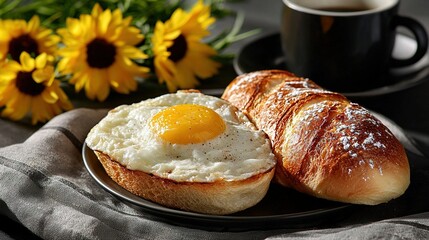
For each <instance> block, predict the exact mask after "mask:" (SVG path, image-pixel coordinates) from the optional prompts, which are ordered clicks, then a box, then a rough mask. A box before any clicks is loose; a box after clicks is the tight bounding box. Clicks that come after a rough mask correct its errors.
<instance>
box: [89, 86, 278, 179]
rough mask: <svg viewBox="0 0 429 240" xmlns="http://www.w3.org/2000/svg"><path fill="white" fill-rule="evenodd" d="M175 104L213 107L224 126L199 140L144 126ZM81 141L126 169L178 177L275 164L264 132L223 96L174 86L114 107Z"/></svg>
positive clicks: (215, 175) (244, 174)
mask: <svg viewBox="0 0 429 240" xmlns="http://www.w3.org/2000/svg"><path fill="white" fill-rule="evenodd" d="M178 104H198V105H202V106H206V107H208V108H211V109H213V110H214V111H215V112H216V113H218V114H219V115H220V116H221V117H222V118H223V120H224V121H225V124H226V129H225V131H224V132H223V133H222V134H220V135H218V136H217V137H215V138H213V139H210V140H208V141H206V142H203V143H196V144H172V143H168V142H165V141H163V140H162V139H161V138H160V137H159V136H157V135H156V134H154V133H153V131H152V130H151V129H150V127H149V121H150V120H151V118H152V117H153V116H154V115H155V114H157V113H158V112H159V111H161V110H163V109H165V108H167V107H171V106H174V105H178ZM86 143H87V145H88V147H90V148H91V149H93V150H98V151H101V152H103V153H105V154H107V155H109V156H110V157H111V158H113V159H115V160H116V161H118V162H119V163H121V164H122V165H123V166H126V167H127V168H128V169H131V170H140V171H143V172H146V173H151V174H154V175H156V176H160V177H163V178H168V179H171V180H175V181H180V182H213V181H216V180H226V181H234V180H240V179H246V178H248V177H251V176H253V175H256V174H258V173H262V172H265V171H267V170H269V169H271V168H273V166H274V165H275V159H274V155H273V153H272V151H271V147H270V143H269V140H268V139H267V137H266V135H265V133H263V132H262V131H260V130H257V129H256V127H255V126H254V125H253V124H252V123H251V122H250V121H249V120H248V118H247V117H246V116H245V115H244V114H243V113H241V112H240V111H238V110H237V108H235V107H233V106H232V105H231V104H230V103H228V102H227V101H225V100H222V99H219V98H216V97H212V96H207V95H203V94H201V93H189V92H180V91H179V92H178V93H175V94H166V95H162V96H160V97H157V98H154V99H148V100H145V101H142V102H140V103H136V104H132V105H123V106H119V107H117V108H115V109H114V110H112V111H110V112H109V114H108V115H107V116H106V117H105V118H104V119H102V120H101V121H100V122H99V123H98V124H97V125H96V126H95V127H94V128H92V129H91V131H90V133H89V134H88V137H87V139H86Z"/></svg>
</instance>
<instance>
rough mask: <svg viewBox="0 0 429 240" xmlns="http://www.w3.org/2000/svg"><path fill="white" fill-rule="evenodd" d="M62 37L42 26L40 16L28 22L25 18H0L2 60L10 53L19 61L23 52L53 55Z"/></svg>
mask: <svg viewBox="0 0 429 240" xmlns="http://www.w3.org/2000/svg"><path fill="white" fill-rule="evenodd" d="M59 40H60V38H59V37H58V36H56V35H54V34H52V30H50V29H46V28H43V27H41V26H40V20H39V17H38V16H34V17H32V18H31V19H30V21H29V22H28V23H27V22H26V21H25V20H11V19H6V20H0V60H5V59H6V58H7V57H8V55H10V57H11V58H12V59H13V60H15V61H19V56H20V55H21V53H22V52H24V51H25V52H28V53H30V54H32V55H34V56H37V55H39V54H41V53H47V54H49V55H53V54H54V53H55V51H56V49H57V44H58V42H59Z"/></svg>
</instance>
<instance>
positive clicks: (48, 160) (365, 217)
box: [0, 109, 429, 239]
mask: <svg viewBox="0 0 429 240" xmlns="http://www.w3.org/2000/svg"><path fill="white" fill-rule="evenodd" d="M105 114H106V110H91V109H76V110H73V111H69V112H66V113H64V114H62V115H59V116H57V117H55V118H54V119H52V120H51V121H50V122H48V123H47V124H46V125H45V126H43V127H41V128H40V129H39V130H37V131H36V132H35V133H34V134H32V135H31V136H29V137H28V138H27V139H26V140H25V141H24V142H23V143H19V144H14V145H10V146H7V147H3V148H0V213H1V214H2V215H6V216H8V217H9V218H11V219H14V220H15V221H17V222H19V223H21V224H23V225H24V226H25V227H27V228H28V229H29V230H30V231H32V232H33V233H35V234H36V235H37V236H40V237H41V238H44V239H265V238H267V239H287V238H294V239H296V238H298V239H301V238H303V239H307V238H321V239H372V238H380V237H382V238H384V237H386V238H389V239H394V238H412V239H415V238H416V239H417V238H427V237H428V236H429V212H427V211H429V207H428V204H429V203H428V202H429V201H428V200H429V197H427V196H428V195H429V189H428V187H423V186H424V185H426V183H424V182H425V181H426V182H429V169H428V168H420V170H421V171H420V172H417V176H415V177H416V178H418V179H417V180H419V181H423V183H422V184H420V185H415V186H411V190H410V191H412V192H413V193H414V195H418V196H416V197H409V198H405V199H404V200H401V201H400V202H399V203H398V205H397V206H396V205H394V206H384V205H382V206H379V207H376V208H373V207H364V208H362V209H361V210H359V211H355V212H354V213H351V214H352V215H350V216H348V217H346V218H345V219H344V220H341V221H340V222H338V223H337V224H335V226H333V225H330V226H321V227H319V228H317V229H316V228H315V229H275V230H266V231H259V230H255V231H247V232H216V231H205V230H199V229H193V228H186V227H181V226H176V225H174V224H169V223H165V222H162V221H157V220H154V218H153V217H152V216H150V215H149V214H148V213H145V212H144V211H143V210H139V209H136V208H132V207H130V206H129V205H127V204H125V203H123V202H121V201H120V200H118V199H116V198H115V197H113V196H112V195H110V194H109V193H107V192H106V191H104V190H103V189H102V188H101V187H100V186H99V185H98V184H97V183H96V182H95V180H93V179H92V178H91V177H90V175H89V174H88V172H87V171H86V169H85V167H84V164H83V161H82V155H81V150H82V144H83V142H84V140H85V137H86V135H87V133H88V131H89V130H90V129H91V128H92V127H93V126H94V125H95V124H96V123H97V122H98V121H99V120H100V119H101V118H102V117H104V116H105ZM25 133H27V132H25ZM398 206H403V207H398ZM404 206H405V207H404ZM410 209H413V210H412V211H411V210H410ZM423 210H425V211H423ZM392 211H393V212H392ZM395 211H396V212H395ZM380 212H382V213H383V212H384V213H383V214H379V213H380ZM386 212H387V213H386ZM407 213H409V214H407ZM411 214H414V215H411ZM391 216H403V217H402V218H391ZM286 227H287V226H286ZM0 236H1V235H0Z"/></svg>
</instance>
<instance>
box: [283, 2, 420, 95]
mask: <svg viewBox="0 0 429 240" xmlns="http://www.w3.org/2000/svg"><path fill="white" fill-rule="evenodd" d="M283 2H284V9H283V15H282V23H281V38H282V40H281V41H282V48H283V51H284V54H285V63H286V67H287V70H289V71H291V72H293V73H295V74H296V75H299V76H302V77H308V78H310V79H312V80H314V81H315V82H316V83H318V84H319V85H321V86H322V87H324V88H326V89H329V90H332V91H338V92H356V91H363V90H368V89H373V88H376V87H380V86H383V85H387V84H389V77H388V70H389V69H392V68H397V67H405V66H410V65H412V64H414V63H416V62H418V61H419V60H420V59H421V58H422V57H423V56H424V55H425V54H426V52H427V48H428V37H427V33H426V30H425V29H424V27H423V26H422V25H421V24H420V23H419V22H417V21H416V20H414V19H411V18H409V17H403V16H398V14H397V13H398V7H399V0H347V1H345V0H323V1H322V0H321V1H315V0H283ZM398 26H402V27H404V28H406V29H409V30H410V32H411V33H413V35H414V37H415V40H416V42H417V51H416V52H415V53H414V55H413V56H411V57H410V58H408V59H393V58H392V51H393V47H394V43H395V37H396V28H397V27H398Z"/></svg>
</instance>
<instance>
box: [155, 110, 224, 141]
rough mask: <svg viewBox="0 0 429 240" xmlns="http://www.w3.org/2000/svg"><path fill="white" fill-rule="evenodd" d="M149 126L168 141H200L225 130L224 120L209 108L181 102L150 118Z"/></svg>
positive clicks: (213, 136)
mask: <svg viewBox="0 0 429 240" xmlns="http://www.w3.org/2000/svg"><path fill="white" fill-rule="evenodd" d="M149 125H150V128H151V129H152V131H153V132H155V133H156V134H157V135H158V136H159V137H160V138H161V139H163V140H164V141H167V142H170V143H177V144H192V143H201V142H205V141H207V140H210V139H212V138H215V137H216V136H218V135H219V134H221V133H223V132H224V131H225V128H226V126H225V122H224V121H223V119H222V118H221V116H219V114H217V113H216V112H215V111H213V110H212V109H210V108H207V107H204V106H200V105H196V104H181V105H175V106H172V107H169V108H166V109H164V110H162V111H160V112H158V113H157V114H155V115H154V116H153V117H152V119H151V120H150V123H149Z"/></svg>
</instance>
